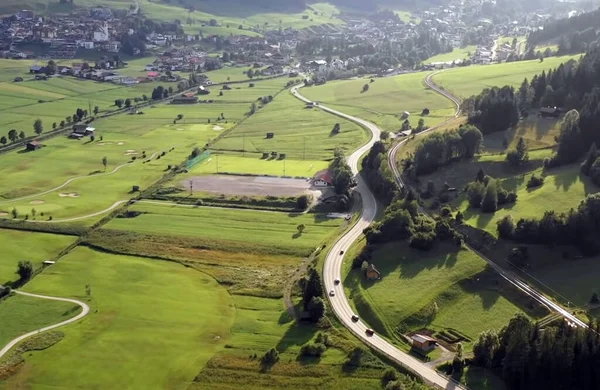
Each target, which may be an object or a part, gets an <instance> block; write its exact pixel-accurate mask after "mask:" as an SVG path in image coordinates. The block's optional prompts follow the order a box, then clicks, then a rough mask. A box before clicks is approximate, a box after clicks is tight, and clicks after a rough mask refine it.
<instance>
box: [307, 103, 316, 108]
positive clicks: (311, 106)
mask: <svg viewBox="0 0 600 390" xmlns="http://www.w3.org/2000/svg"><path fill="white" fill-rule="evenodd" d="M314 106H315V103H313V102H308V103H306V108H313V107H314Z"/></svg>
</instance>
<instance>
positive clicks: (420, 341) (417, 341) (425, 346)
mask: <svg viewBox="0 0 600 390" xmlns="http://www.w3.org/2000/svg"><path fill="white" fill-rule="evenodd" d="M410 339H411V341H412V347H413V348H414V349H416V350H419V351H422V352H429V351H431V350H433V349H434V348H435V346H436V345H437V341H436V340H435V339H434V338H432V337H429V336H425V335H422V334H414V335H412V336H411V337H410Z"/></svg>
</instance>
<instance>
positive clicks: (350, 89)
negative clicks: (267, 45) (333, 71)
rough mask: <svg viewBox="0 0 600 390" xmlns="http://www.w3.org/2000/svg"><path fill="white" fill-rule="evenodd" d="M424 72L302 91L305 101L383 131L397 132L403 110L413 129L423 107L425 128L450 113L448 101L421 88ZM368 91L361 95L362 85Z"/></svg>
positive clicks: (337, 83) (451, 109)
mask: <svg viewBox="0 0 600 390" xmlns="http://www.w3.org/2000/svg"><path fill="white" fill-rule="evenodd" d="M425 77H426V73H411V74H405V75H400V76H395V77H389V78H388V77H386V78H377V79H375V82H372V83H371V82H370V80H369V79H358V80H344V81H333V82H329V83H327V84H325V85H323V86H318V87H310V88H305V89H302V91H301V92H302V94H303V95H304V96H306V97H307V98H309V99H311V100H315V101H320V102H323V103H324V104H327V105H328V106H331V107H333V108H338V109H339V110H341V111H343V112H346V113H349V114H352V115H356V116H359V117H361V118H365V119H368V120H370V121H373V122H375V123H376V124H378V125H379V126H381V127H382V128H383V129H385V130H390V131H397V130H398V129H399V128H400V127H401V125H402V122H403V119H401V116H402V114H403V113H404V111H408V112H409V113H410V114H411V117H410V118H409V120H410V122H411V124H412V125H413V126H415V127H416V125H417V122H418V120H419V118H420V114H421V112H422V111H423V109H424V108H429V110H430V114H429V116H427V117H424V118H423V119H424V120H425V125H427V126H434V125H436V124H438V123H440V122H442V121H444V120H445V119H447V118H448V117H450V116H452V115H453V114H454V106H453V105H452V102H450V101H449V100H447V99H445V98H444V97H442V96H440V95H439V94H437V93H435V92H433V91H431V90H429V89H427V88H425V86H424V84H423V79H424V78H425ZM365 84H368V85H369V90H368V91H366V92H362V88H363V85H365Z"/></svg>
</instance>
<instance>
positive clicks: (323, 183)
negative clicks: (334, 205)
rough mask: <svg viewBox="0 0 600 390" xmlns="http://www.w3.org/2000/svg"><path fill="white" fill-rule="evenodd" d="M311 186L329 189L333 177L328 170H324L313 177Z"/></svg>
mask: <svg viewBox="0 0 600 390" xmlns="http://www.w3.org/2000/svg"><path fill="white" fill-rule="evenodd" d="M312 184H313V186H315V187H329V186H331V185H333V177H332V176H331V173H330V172H329V170H328V169H324V170H322V171H319V172H317V173H316V174H315V176H313V180H312Z"/></svg>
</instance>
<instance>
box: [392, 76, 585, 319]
mask: <svg viewBox="0 0 600 390" xmlns="http://www.w3.org/2000/svg"><path fill="white" fill-rule="evenodd" d="M440 72H443V71H440ZM440 72H434V73H431V74H429V75H428V76H427V77H426V78H425V84H426V86H427V87H429V88H431V89H432V90H433V91H435V92H437V93H439V94H440V95H442V96H444V97H446V98H447V99H449V100H451V101H452V102H453V103H454V106H455V107H456V111H455V113H454V117H453V118H449V119H448V120H446V121H444V122H442V123H441V124H439V125H437V126H434V127H432V128H429V129H427V130H425V131H423V132H421V133H419V134H417V136H421V135H422V134H425V133H427V132H430V131H432V130H435V129H438V128H439V127H440V126H442V125H445V124H446V123H448V121H451V120H453V119H454V118H456V117H458V116H459V115H460V113H461V106H460V103H461V102H460V99H459V98H458V97H456V96H454V95H453V94H452V93H450V92H448V91H447V90H445V89H444V88H442V87H440V86H438V85H436V84H435V83H434V82H433V80H432V78H433V76H435V75H436V74H438V73H440ZM407 141H408V139H405V140H402V141H401V142H398V144H397V145H396V146H394V147H393V148H392V149H391V150H390V152H389V164H390V168H391V169H392V172H394V175H395V176H396V182H397V183H398V185H399V186H400V187H401V188H403V187H404V182H403V181H402V174H401V173H400V171H399V169H398V166H397V164H396V161H397V159H396V155H397V154H398V150H400V148H401V147H402V145H404V144H405V143H406V142H407ZM419 208H420V211H421V212H422V213H424V214H427V212H426V210H424V209H423V208H421V207H419ZM465 245H466V244H465ZM467 247H469V249H470V250H471V251H473V252H474V253H476V254H477V255H478V256H479V257H481V258H482V259H483V260H484V261H485V262H486V263H488V264H489V266H490V267H492V268H493V269H494V270H495V271H496V272H498V274H500V276H502V278H504V279H505V280H507V281H508V282H509V283H510V284H512V285H513V286H515V287H516V288H517V289H519V290H520V291H522V292H523V293H524V294H525V295H527V296H529V297H530V298H532V299H534V300H535V301H536V302H538V303H539V304H541V305H543V306H545V307H547V308H548V310H550V311H553V312H555V313H557V314H560V315H561V316H562V317H563V318H564V319H565V320H567V321H568V322H569V323H571V324H573V325H575V326H578V327H582V328H587V327H588V325H587V324H586V323H585V322H583V321H581V320H580V319H579V318H577V317H576V316H575V315H574V314H572V313H570V312H569V311H568V310H566V309H565V308H564V307H562V306H561V305H559V304H557V303H556V302H554V301H552V300H551V299H549V298H548V297H546V296H545V295H544V294H542V293H541V292H539V291H537V290H536V289H534V288H532V287H531V286H530V285H529V284H528V283H527V282H525V281H524V280H523V279H521V278H520V277H519V276H517V275H516V274H515V273H514V272H512V271H508V270H505V269H504V268H502V267H501V266H499V265H498V264H496V263H495V262H493V261H492V260H490V259H489V258H487V257H486V256H485V255H483V254H482V253H480V252H479V251H477V250H475V249H474V248H473V247H470V246H468V245H467Z"/></svg>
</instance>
